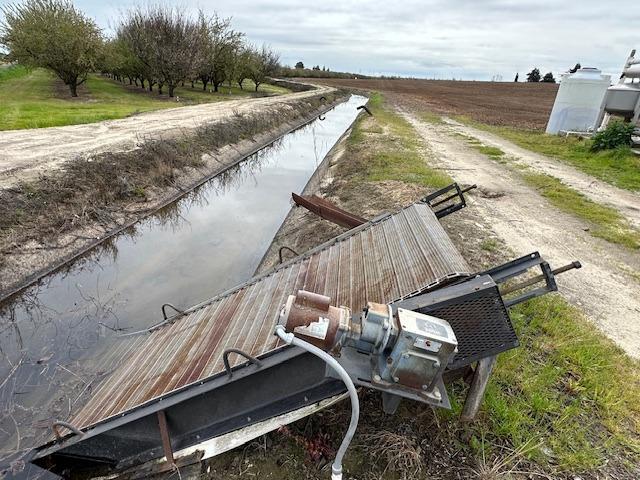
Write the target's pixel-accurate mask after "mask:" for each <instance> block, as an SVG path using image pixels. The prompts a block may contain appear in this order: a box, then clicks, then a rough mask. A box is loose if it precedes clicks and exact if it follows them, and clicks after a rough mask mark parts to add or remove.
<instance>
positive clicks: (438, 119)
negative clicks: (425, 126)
mask: <svg viewBox="0 0 640 480" xmlns="http://www.w3.org/2000/svg"><path fill="white" fill-rule="evenodd" d="M419 116H420V120H422V121H423V122H427V123H432V124H434V125H443V124H444V123H445V122H444V120H443V119H442V116H440V115H438V114H437V113H433V112H429V111H425V112H420V114H419Z"/></svg>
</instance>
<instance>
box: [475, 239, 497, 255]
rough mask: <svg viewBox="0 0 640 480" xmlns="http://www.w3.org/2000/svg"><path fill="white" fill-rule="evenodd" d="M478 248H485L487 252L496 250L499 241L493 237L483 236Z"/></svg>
mask: <svg viewBox="0 0 640 480" xmlns="http://www.w3.org/2000/svg"><path fill="white" fill-rule="evenodd" d="M480 248H481V249H482V250H486V251H487V252H497V251H498V249H499V248H500V242H498V241H497V240H496V239H495V238H485V239H484V240H483V241H482V243H481V244H480Z"/></svg>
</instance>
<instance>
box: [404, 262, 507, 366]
mask: <svg viewBox="0 0 640 480" xmlns="http://www.w3.org/2000/svg"><path fill="white" fill-rule="evenodd" d="M394 308H406V309H408V310H414V311H417V312H420V313H424V314H427V315H431V316H434V317H438V318H442V319H443V320H446V321H447V322H449V324H450V325H451V328H453V331H454V333H455V334H456V338H457V340H458V353H456V355H455V357H454V358H453V361H451V362H450V363H449V365H448V368H449V369H450V370H454V369H456V368H460V367H463V366H465V365H469V364H471V363H473V362H475V361H477V360H480V359H481V358H485V357H489V356H492V355H496V354H498V353H500V352H504V351H505V350H509V349H511V348H515V347H517V346H518V345H519V343H518V337H517V336H516V332H515V331H514V329H513V325H512V324H511V319H510V318H509V314H508V312H507V309H506V307H505V305H504V302H503V300H502V297H501V295H500V292H499V290H498V286H497V285H496V284H495V282H494V281H493V279H492V278H491V277H490V276H489V275H479V276H477V277H474V278H472V279H469V280H466V281H463V282H461V283H458V284H455V285H451V286H448V287H444V288H441V289H439V290H435V291H433V292H430V293H426V294H424V295H417V296H415V297H412V298H408V299H406V300H403V301H401V302H398V303H397V304H394Z"/></svg>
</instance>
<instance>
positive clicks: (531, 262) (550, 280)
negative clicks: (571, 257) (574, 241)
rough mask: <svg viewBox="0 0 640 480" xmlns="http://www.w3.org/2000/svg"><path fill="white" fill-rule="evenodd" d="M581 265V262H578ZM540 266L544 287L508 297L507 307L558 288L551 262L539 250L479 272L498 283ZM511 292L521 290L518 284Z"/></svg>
mask: <svg viewBox="0 0 640 480" xmlns="http://www.w3.org/2000/svg"><path fill="white" fill-rule="evenodd" d="M578 265H579V264H578ZM536 267H540V270H541V272H542V275H541V276H540V277H537V278H539V280H540V281H544V283H545V285H544V286H543V287H539V288H534V289H532V290H528V291H526V292H524V293H521V294H520V295H516V296H515V297H511V298H508V299H506V300H505V301H504V304H505V306H506V307H507V308H509V307H512V306H514V305H516V304H518V303H522V302H525V301H527V300H531V299H532V298H535V297H541V296H542V295H545V294H547V293H550V292H555V291H557V290H558V285H557V284H556V279H555V275H554V272H553V271H552V270H551V267H550V266H549V263H547V262H546V261H545V260H544V259H543V258H542V257H541V256H540V253H539V252H533V253H530V254H529V255H525V256H523V257H520V258H516V259H515V260H512V261H510V262H507V263H505V264H503V265H500V266H498V267H494V268H491V269H489V270H485V271H484V272H481V273H478V275H489V276H490V277H491V278H492V279H493V281H494V282H496V283H497V284H498V285H500V284H503V283H505V282H506V281H508V280H510V279H512V278H515V277H518V276H520V275H522V274H524V273H526V272H527V271H529V270H530V269H532V268H536ZM577 268H580V267H577ZM521 285H522V288H524V287H526V286H528V282H523V283H522V284H521ZM509 290H510V291H511V292H514V291H517V290H519V288H518V285H516V286H515V288H514V287H512V288H511V289H509Z"/></svg>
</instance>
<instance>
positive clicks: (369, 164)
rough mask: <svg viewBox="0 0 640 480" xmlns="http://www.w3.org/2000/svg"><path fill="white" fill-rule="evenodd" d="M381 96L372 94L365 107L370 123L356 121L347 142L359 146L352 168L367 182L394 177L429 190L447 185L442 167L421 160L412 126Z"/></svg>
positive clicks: (420, 144) (418, 143)
mask: <svg viewBox="0 0 640 480" xmlns="http://www.w3.org/2000/svg"><path fill="white" fill-rule="evenodd" d="M383 105H384V99H383V97H382V95H380V94H373V95H372V97H371V99H370V100H369V103H368V106H369V109H370V110H371V111H372V113H373V115H374V117H373V118H374V119H375V122H373V123H374V124H373V125H366V126H365V124H364V122H362V121H358V122H356V124H355V126H354V128H353V131H352V133H351V136H350V137H349V139H348V145H349V146H350V147H351V148H352V149H355V148H360V147H361V150H360V151H359V152H358V155H355V156H354V158H357V159H361V160H360V161H358V162H354V164H353V165H352V167H353V168H354V169H355V170H357V171H359V172H360V173H361V175H362V176H363V177H364V178H363V179H365V180H367V181H373V182H375V181H381V180H395V181H400V182H405V183H412V184H417V185H420V186H424V187H431V189H435V188H441V187H444V186H446V185H449V184H450V183H451V182H452V180H451V178H450V177H449V176H448V175H447V174H446V173H444V172H443V171H442V170H436V169H433V168H430V167H429V166H428V165H427V164H426V163H425V161H424V158H423V155H422V152H421V148H422V143H421V142H420V140H419V139H418V137H417V136H416V133H415V131H414V129H413V127H412V126H411V125H410V124H409V123H407V122H406V121H405V120H404V119H403V118H402V117H401V116H400V115H398V114H396V113H394V112H391V111H390V110H388V109H386V108H384V106H383Z"/></svg>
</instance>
